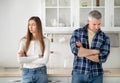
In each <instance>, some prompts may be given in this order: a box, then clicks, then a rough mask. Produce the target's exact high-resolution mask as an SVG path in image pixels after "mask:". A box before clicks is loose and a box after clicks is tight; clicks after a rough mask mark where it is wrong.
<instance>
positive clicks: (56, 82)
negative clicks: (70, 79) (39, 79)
mask: <svg viewBox="0 0 120 83" xmlns="http://www.w3.org/2000/svg"><path fill="white" fill-rule="evenodd" d="M59 82H61V81H60V80H48V83H59Z"/></svg>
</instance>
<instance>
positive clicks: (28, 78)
mask: <svg viewBox="0 0 120 83" xmlns="http://www.w3.org/2000/svg"><path fill="white" fill-rule="evenodd" d="M22 83H48V76H47V73H46V66H43V67H39V68H34V69H29V68H23V69H22Z"/></svg>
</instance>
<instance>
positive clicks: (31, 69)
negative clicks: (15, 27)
mask: <svg viewBox="0 0 120 83" xmlns="http://www.w3.org/2000/svg"><path fill="white" fill-rule="evenodd" d="M49 50H50V42H49V40H48V39H47V38H45V37H44V36H43V33H42V24H41V20H40V18H39V17H35V16H34V17H31V18H30V19H29V20H28V30H27V36H26V37H23V38H22V39H21V41H20V46H19V50H18V62H19V63H20V64H22V66H23V68H22V83H48V77H47V73H46V63H47V62H48V58H49Z"/></svg>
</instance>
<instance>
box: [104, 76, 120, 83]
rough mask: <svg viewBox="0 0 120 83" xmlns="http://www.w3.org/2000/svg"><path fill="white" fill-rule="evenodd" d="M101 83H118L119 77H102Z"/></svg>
mask: <svg viewBox="0 0 120 83" xmlns="http://www.w3.org/2000/svg"><path fill="white" fill-rule="evenodd" d="M103 79H104V81H103V83H120V77H104V78H103Z"/></svg>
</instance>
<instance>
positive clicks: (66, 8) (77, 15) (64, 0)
mask: <svg viewBox="0 0 120 83" xmlns="http://www.w3.org/2000/svg"><path fill="white" fill-rule="evenodd" d="M41 2H42V4H41V5H42V7H41V8H42V9H41V10H42V21H43V27H44V33H71V32H73V30H74V29H76V28H79V27H82V26H84V25H85V24H86V23H87V16H88V13H89V12H90V11H91V10H94V9H95V10H99V11H100V12H101V13H102V26H101V28H102V30H104V31H120V16H119V15H120V0H42V1H41Z"/></svg>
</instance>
